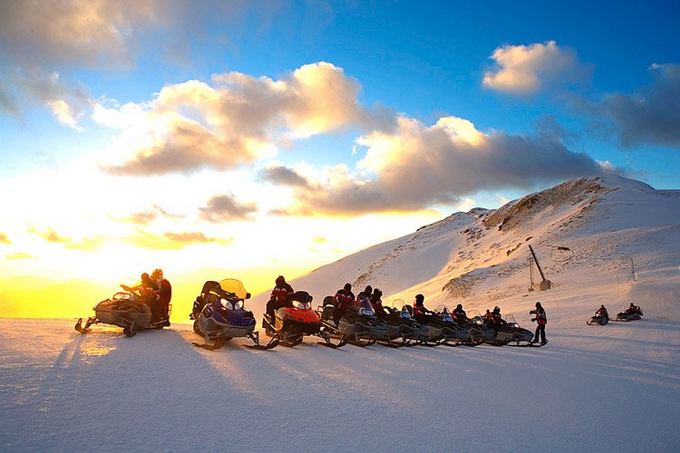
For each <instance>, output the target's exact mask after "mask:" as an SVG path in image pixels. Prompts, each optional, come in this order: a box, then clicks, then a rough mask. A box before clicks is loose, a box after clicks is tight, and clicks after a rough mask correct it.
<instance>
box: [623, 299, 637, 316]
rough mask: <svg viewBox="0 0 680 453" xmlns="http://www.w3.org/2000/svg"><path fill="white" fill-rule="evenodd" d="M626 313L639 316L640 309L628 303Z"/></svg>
mask: <svg viewBox="0 0 680 453" xmlns="http://www.w3.org/2000/svg"><path fill="white" fill-rule="evenodd" d="M626 313H628V314H631V315H632V314H639V313H640V307H638V306H637V305H635V304H634V303H633V302H631V303H630V307H628V308H627V309H626Z"/></svg>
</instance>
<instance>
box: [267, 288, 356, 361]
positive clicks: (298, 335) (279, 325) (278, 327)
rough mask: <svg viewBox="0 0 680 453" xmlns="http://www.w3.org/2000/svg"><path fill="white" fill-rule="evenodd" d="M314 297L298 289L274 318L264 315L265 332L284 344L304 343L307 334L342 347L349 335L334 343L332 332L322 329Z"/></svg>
mask: <svg viewBox="0 0 680 453" xmlns="http://www.w3.org/2000/svg"><path fill="white" fill-rule="evenodd" d="M312 300H313V297H312V296H311V295H310V294H309V293H307V292H306V291H296V292H295V293H293V294H292V295H291V296H290V298H289V301H288V302H289V303H290V305H289V306H286V307H282V308H279V309H278V310H276V312H275V316H274V319H271V318H270V317H269V315H267V314H265V315H264V323H263V324H264V327H265V333H266V334H267V335H269V336H271V337H276V338H278V340H279V344H280V345H282V346H289V347H293V346H297V345H299V344H300V343H302V341H303V339H304V337H305V335H313V336H316V337H319V338H321V339H322V340H323V341H319V342H317V343H318V344H320V345H323V346H327V347H329V348H341V347H343V346H344V345H346V344H347V341H348V340H347V337H345V336H344V335H343V336H341V338H340V341H339V342H337V343H334V342H333V341H332V340H333V335H332V332H330V331H328V330H322V327H323V325H322V322H321V318H320V317H319V315H317V314H316V312H314V310H312Z"/></svg>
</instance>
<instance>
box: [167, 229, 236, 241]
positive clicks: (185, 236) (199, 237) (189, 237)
mask: <svg viewBox="0 0 680 453" xmlns="http://www.w3.org/2000/svg"><path fill="white" fill-rule="evenodd" d="M164 236H165V237H166V238H168V239H170V240H171V241H175V242H184V243H210V242H217V243H220V244H228V243H230V242H231V241H232V240H233V239H220V238H215V237H208V236H206V235H205V233H203V232H201V231H183V232H181V233H173V232H167V233H165V234H164Z"/></svg>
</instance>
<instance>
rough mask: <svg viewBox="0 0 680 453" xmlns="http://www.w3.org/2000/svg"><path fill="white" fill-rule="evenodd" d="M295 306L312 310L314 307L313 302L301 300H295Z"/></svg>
mask: <svg viewBox="0 0 680 453" xmlns="http://www.w3.org/2000/svg"><path fill="white" fill-rule="evenodd" d="M292 303H293V307H295V308H299V309H300V310H310V309H311V308H312V304H311V302H301V301H299V300H293V301H292Z"/></svg>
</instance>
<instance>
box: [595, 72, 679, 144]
mask: <svg viewBox="0 0 680 453" xmlns="http://www.w3.org/2000/svg"><path fill="white" fill-rule="evenodd" d="M650 69H651V70H652V71H653V73H654V75H655V79H654V81H653V82H652V83H651V84H649V85H648V86H646V87H643V88H642V89H640V90H638V92H637V93H635V94H632V95H629V94H621V93H613V94H609V95H607V96H605V97H604V98H603V99H602V100H601V101H600V102H599V103H595V104H594V105H592V106H591V107H590V113H591V114H592V116H593V118H594V120H595V121H596V122H597V123H601V122H602V120H603V119H604V120H606V121H607V122H608V123H609V124H610V125H611V126H612V127H613V131H614V133H615V134H616V136H617V137H618V140H619V142H620V143H621V144H622V145H623V146H625V147H631V146H635V145H644V144H653V145H660V146H671V147H680V64H666V65H652V66H651V68H650Z"/></svg>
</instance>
